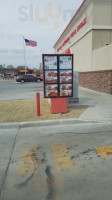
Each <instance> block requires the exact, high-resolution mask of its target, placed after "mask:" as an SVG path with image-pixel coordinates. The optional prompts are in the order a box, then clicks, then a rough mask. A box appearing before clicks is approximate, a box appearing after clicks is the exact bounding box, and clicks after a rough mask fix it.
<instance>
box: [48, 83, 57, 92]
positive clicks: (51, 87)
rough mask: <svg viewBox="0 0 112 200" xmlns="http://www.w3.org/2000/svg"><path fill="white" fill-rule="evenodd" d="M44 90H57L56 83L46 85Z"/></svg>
mask: <svg viewBox="0 0 112 200" xmlns="http://www.w3.org/2000/svg"><path fill="white" fill-rule="evenodd" d="M46 91H56V92H57V91H58V85H57V84H53V85H46Z"/></svg>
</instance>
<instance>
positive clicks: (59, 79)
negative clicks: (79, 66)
mask: <svg viewBox="0 0 112 200" xmlns="http://www.w3.org/2000/svg"><path fill="white" fill-rule="evenodd" d="M43 84H44V85H43V87H44V98H51V112H52V113H65V112H67V100H66V98H68V97H73V55H72V54H71V55H63V54H43Z"/></svg>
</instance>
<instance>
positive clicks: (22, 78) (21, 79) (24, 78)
mask: <svg viewBox="0 0 112 200" xmlns="http://www.w3.org/2000/svg"><path fill="white" fill-rule="evenodd" d="M16 81H17V82H21V83H24V82H37V83H40V82H41V81H42V78H41V76H34V75H31V74H26V75H22V76H18V77H17V78H16Z"/></svg>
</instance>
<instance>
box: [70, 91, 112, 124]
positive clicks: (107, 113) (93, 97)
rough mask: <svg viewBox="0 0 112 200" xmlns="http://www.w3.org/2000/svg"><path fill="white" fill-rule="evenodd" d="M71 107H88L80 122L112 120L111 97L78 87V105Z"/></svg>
mask: <svg viewBox="0 0 112 200" xmlns="http://www.w3.org/2000/svg"><path fill="white" fill-rule="evenodd" d="M71 106H74V107H88V108H87V110H86V111H85V112H84V113H83V114H82V115H81V116H80V119H82V120H87V119H88V120H99V121H100V120H101V121H102V120H104V121H108V120H112V95H109V94H105V93H101V92H97V91H93V90H89V89H86V88H82V87H79V103H75V104H71Z"/></svg>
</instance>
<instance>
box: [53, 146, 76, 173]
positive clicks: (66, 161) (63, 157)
mask: <svg viewBox="0 0 112 200" xmlns="http://www.w3.org/2000/svg"><path fill="white" fill-rule="evenodd" d="M51 149H52V150H53V153H52V154H53V157H56V158H54V161H55V162H57V163H56V164H55V166H56V171H57V172H60V168H62V167H63V168H64V170H66V169H67V168H68V166H70V167H72V169H73V170H74V169H75V165H74V163H73V162H72V160H71V157H70V154H69V153H68V149H67V148H66V145H65V144H64V143H58V144H57V143H56V144H52V145H51Z"/></svg>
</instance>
